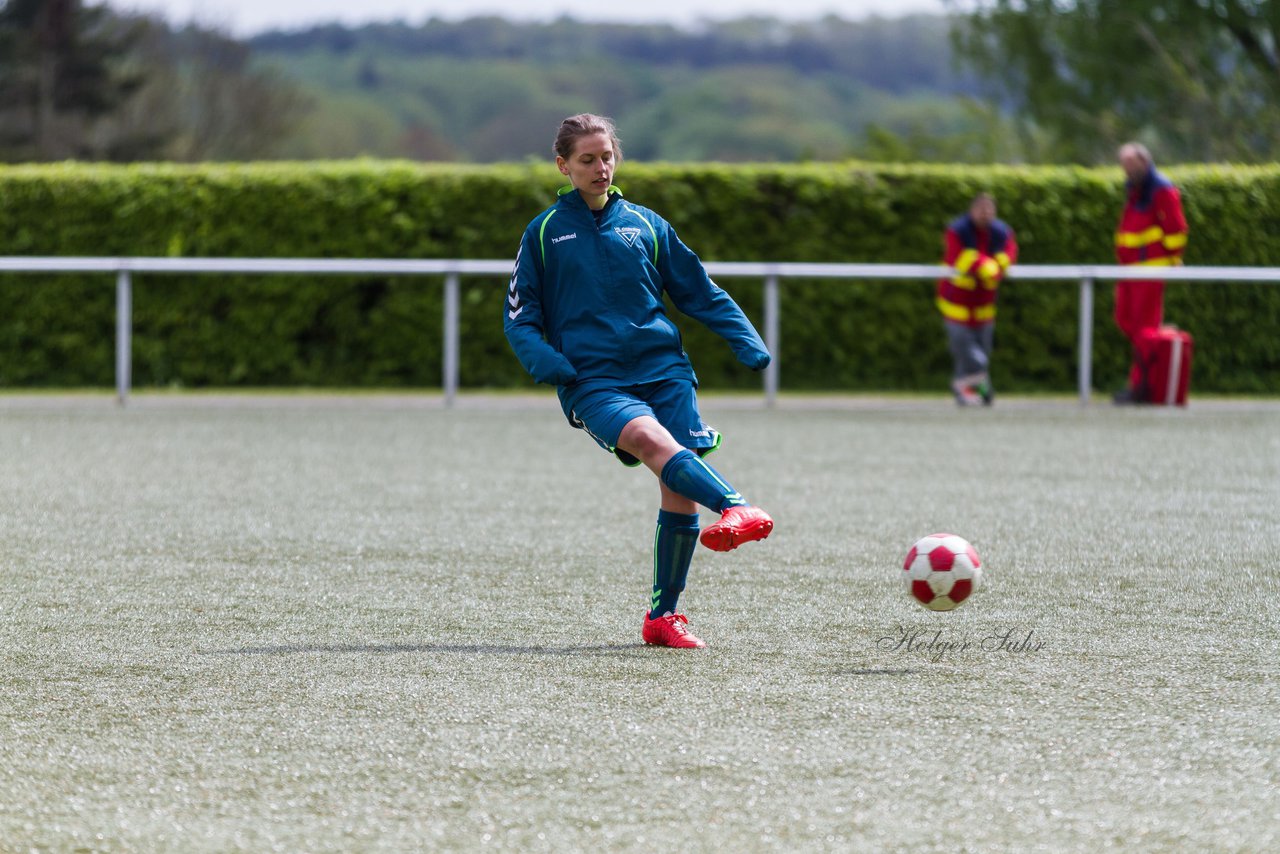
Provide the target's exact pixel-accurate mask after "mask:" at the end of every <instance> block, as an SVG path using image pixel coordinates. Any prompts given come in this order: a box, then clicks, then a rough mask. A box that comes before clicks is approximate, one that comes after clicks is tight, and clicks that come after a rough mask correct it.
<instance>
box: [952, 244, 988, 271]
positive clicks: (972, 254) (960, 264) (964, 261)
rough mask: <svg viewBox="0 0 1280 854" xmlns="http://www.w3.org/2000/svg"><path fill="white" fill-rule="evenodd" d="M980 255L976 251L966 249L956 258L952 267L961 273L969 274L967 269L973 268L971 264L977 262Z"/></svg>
mask: <svg viewBox="0 0 1280 854" xmlns="http://www.w3.org/2000/svg"><path fill="white" fill-rule="evenodd" d="M981 254H982V253H981V252H979V251H978V250H977V249H966V250H964V251H963V252H961V253H960V254H959V255H957V256H956V263H955V264H953V265H952V266H953V267H955V268H956V269H957V270H960V271H961V272H965V273H967V272H969V268H970V267H972V266H973V262H974V261H977V260H978V256H979V255H981Z"/></svg>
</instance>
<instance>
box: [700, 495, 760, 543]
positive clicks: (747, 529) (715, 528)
mask: <svg viewBox="0 0 1280 854" xmlns="http://www.w3.org/2000/svg"><path fill="white" fill-rule="evenodd" d="M772 531H773V519H771V518H769V514H768V513H766V512H764V511H763V510H761V509H760V508H759V507H752V506H750V505H740V506H738V507H730V508H729V509H728V510H726V511H724V513H723V514H721V516H720V521H718V522H713V523H712V524H710V525H708V526H707V527H706V528H703V529H702V536H701V537H699V538H698V539H699V540H700V541H701V542H702V544H703V545H704V546H706V547H707V548H709V549H711V550H712V551H713V552H727V551H732V550H733V549H736V548H737V547H738V546H740V545H742V544H743V543H749V542H751V541H752V540H763V539H764V538H765V537H767V536H769V534H770V533H771V532H772Z"/></svg>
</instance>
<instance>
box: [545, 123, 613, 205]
mask: <svg viewBox="0 0 1280 854" xmlns="http://www.w3.org/2000/svg"><path fill="white" fill-rule="evenodd" d="M556 166H558V167H559V168H560V172H561V173H563V174H565V175H568V176H569V180H570V182H572V183H573V186H574V188H575V189H576V190H577V191H578V192H580V193H582V195H583V196H586V197H587V198H588V200H590V199H592V198H604V197H605V195H606V194H607V193H608V192H609V185H610V184H612V183H613V168H614V166H615V163H614V154H613V140H611V139H610V138H609V135H608V134H607V133H593V134H591V135H589V136H582V137H578V141H577V142H576V143H575V144H574V146H573V153H571V154H570V155H569V156H568V157H567V158H565V157H557V158H556Z"/></svg>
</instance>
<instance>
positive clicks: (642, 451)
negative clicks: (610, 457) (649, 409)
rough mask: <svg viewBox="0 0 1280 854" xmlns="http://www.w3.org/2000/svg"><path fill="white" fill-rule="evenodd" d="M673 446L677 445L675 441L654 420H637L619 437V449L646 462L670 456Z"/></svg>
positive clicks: (624, 429) (623, 430)
mask: <svg viewBox="0 0 1280 854" xmlns="http://www.w3.org/2000/svg"><path fill="white" fill-rule="evenodd" d="M672 445H675V439H673V438H671V434H670V433H668V432H667V430H666V428H665V427H663V426H662V425H661V424H659V423H658V422H657V421H656V420H654V419H653V418H637V419H635V420H634V421H632V422H630V423H629V424H627V426H626V427H624V428H622V434H621V435H620V436H619V437H618V447H620V448H622V449H623V450H624V451H626V452H627V453H629V454H631V455H632V456H634V457H636V458H637V459H639V460H643V461H645V462H649V461H650V460H653V459H655V458H657V457H660V456H670V455H671V446H672Z"/></svg>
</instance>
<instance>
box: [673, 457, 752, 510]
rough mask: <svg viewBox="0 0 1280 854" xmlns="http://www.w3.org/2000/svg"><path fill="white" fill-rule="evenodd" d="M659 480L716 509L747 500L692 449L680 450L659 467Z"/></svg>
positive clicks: (678, 491) (676, 490) (685, 495)
mask: <svg viewBox="0 0 1280 854" xmlns="http://www.w3.org/2000/svg"><path fill="white" fill-rule="evenodd" d="M662 482H663V483H665V484H666V485H667V488H668V489H670V490H672V491H673V492H677V493H679V494H680V495H683V496H684V497H685V498H688V499H689V500H690V501H696V502H698V503H699V504H701V505H702V506H703V507H709V508H710V509H712V510H714V511H716V512H717V513H723V512H724V511H725V509H726V508H729V507H736V506H739V505H742V504H746V503H747V501H746V499H744V498H743V497H742V496H741V495H739V494H738V492H737V490H735V489H734V488H733V487H732V486H730V485H729V482H728V481H727V480H725V479H724V477H723V476H722V475H721V474H720V473H719V472H718V471H716V470H715V469H713V468H712V467H711V466H709V465H707V464H706V463H705V462H704V461H703V460H702V458H700V457H699V456H698V455H697V454H695V453H694V452H693V451H688V450H685V451H681V452H680V453H678V454H676V455H675V456H674V457H672V458H671V459H670V460H668V461H667V464H666V465H665V466H663V467H662Z"/></svg>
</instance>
